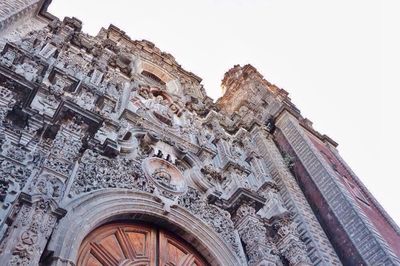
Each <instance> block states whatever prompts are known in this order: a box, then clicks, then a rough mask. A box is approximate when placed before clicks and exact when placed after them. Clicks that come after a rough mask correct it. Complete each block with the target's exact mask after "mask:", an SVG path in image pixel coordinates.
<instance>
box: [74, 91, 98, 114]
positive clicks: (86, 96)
mask: <svg viewBox="0 0 400 266" xmlns="http://www.w3.org/2000/svg"><path fill="white" fill-rule="evenodd" d="M93 100H94V94H93V93H91V92H90V91H87V90H84V91H83V92H82V93H81V95H80V97H79V98H78V101H77V103H78V104H79V105H80V106H82V107H83V108H85V109H88V110H91V109H92V108H93V107H94V103H93Z"/></svg>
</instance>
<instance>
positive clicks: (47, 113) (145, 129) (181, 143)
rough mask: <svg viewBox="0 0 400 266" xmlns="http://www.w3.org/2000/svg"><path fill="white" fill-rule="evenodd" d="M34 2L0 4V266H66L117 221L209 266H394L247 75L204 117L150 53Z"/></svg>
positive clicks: (187, 87)
mask: <svg viewBox="0 0 400 266" xmlns="http://www.w3.org/2000/svg"><path fill="white" fill-rule="evenodd" d="M48 3H49V2H48V1H41V2H39V1H29V0H26V1H25V0H24V1H6V2H4V3H3V2H2V3H1V4H0V9H1V12H0V44H1V46H0V48H2V51H1V52H0V96H1V97H0V144H1V146H0V147H1V149H0V167H1V169H0V203H1V205H0V207H1V209H0V239H1V244H0V264H1V265H38V264H39V263H42V264H43V265H75V263H77V256H78V250H79V248H80V243H81V242H82V240H83V239H84V238H85V236H86V235H88V234H89V233H90V232H91V231H93V230H94V229H96V228H97V227H98V226H101V225H104V224H106V223H109V222H114V221H118V220H124V221H128V222H129V221H132V222H134V221H141V222H150V223H153V224H156V225H160V226H161V225H162V226H163V227H164V228H167V229H168V230H170V231H172V232H173V233H175V234H177V235H179V236H180V237H182V238H183V239H184V240H186V241H187V242H191V243H192V245H193V247H194V248H196V249H197V251H198V252H199V253H200V254H201V255H202V256H203V257H204V258H205V259H206V260H207V261H208V263H209V264H211V265H341V264H342V262H343V263H348V262H349V261H350V260H347V259H346V258H344V257H343V254H344V253H341V248H340V247H338V246H337V243H338V241H340V240H341V239H342V238H343V239H345V238H347V240H346V241H347V242H346V243H351V245H349V246H348V247H349V251H348V252H349V253H346V254H349V256H350V255H352V254H354V255H357V256H355V258H356V260H357V261H356V262H357V263H361V264H365V263H367V264H368V263H369V264H374V263H386V264H388V265H390V264H394V263H396V262H397V258H396V257H395V255H394V254H393V253H392V251H391V248H390V245H388V244H387V242H386V240H385V239H384V237H382V236H381V235H380V233H379V232H378V231H376V230H375V227H374V226H375V225H374V223H371V222H370V221H368V216H366V215H364V212H363V211H362V210H361V209H360V208H358V207H357V206H356V205H355V204H354V199H352V198H351V197H350V196H349V192H348V191H346V188H345V187H344V186H343V185H340V184H338V183H337V182H336V181H332V180H333V179H334V178H333V175H334V174H333V173H332V169H331V168H329V167H330V166H329V165H327V164H326V160H324V159H322V155H321V154H320V153H319V152H318V150H317V149H315V147H314V146H313V144H312V143H311V142H310V140H309V139H308V138H307V136H306V133H305V132H306V131H305V130H306V129H304V128H303V127H301V126H300V124H296V123H300V122H301V123H305V122H304V121H305V120H304V119H303V118H302V117H301V116H300V112H299V110H298V109H297V108H296V107H295V106H294V105H293V104H292V103H291V101H290V99H289V97H288V93H287V92H286V91H284V90H282V89H280V88H278V87H277V86H275V85H272V84H271V83H269V82H268V81H266V80H264V79H263V77H262V76H261V74H260V73H258V72H257V70H256V69H255V68H254V67H252V66H250V65H246V66H243V67H241V66H234V68H232V69H231V70H229V71H228V72H227V73H226V74H225V77H224V79H223V83H222V85H223V89H224V96H223V97H222V98H221V99H219V100H218V101H217V102H216V103H214V102H213V101H212V100H211V99H210V98H209V97H207V95H206V93H205V90H204V88H203V87H202V85H201V83H200V82H201V79H200V78H199V77H197V76H196V75H194V74H193V73H191V72H188V71H186V70H184V69H183V68H182V67H181V66H180V65H179V64H178V63H177V62H176V60H175V59H174V57H173V56H171V55H170V54H168V53H165V52H162V51H161V50H160V49H158V48H157V47H156V46H155V45H154V44H153V43H151V42H149V41H146V40H142V41H137V40H131V39H130V38H129V37H128V36H127V35H126V34H125V33H124V32H123V31H121V30H120V29H118V28H116V27H115V26H113V25H111V26H110V27H109V28H108V29H102V30H101V31H100V32H99V34H98V35H97V36H90V35H87V34H85V33H83V32H82V31H81V29H82V23H81V22H80V21H79V20H78V19H76V18H68V17H67V18H65V19H64V20H63V21H60V20H59V19H57V18H55V17H52V16H51V15H50V14H48V13H47V12H46V8H45V7H46V5H48ZM42 4H43V5H44V8H42V7H43V6H42ZM2 7H4V8H3V9H2ZM282 110H288V111H287V112H290V113H291V114H292V116H290V117H289V115H285V114H286V113H285V112H286V111H282ZM299 121H300V122H299ZM306 124H307V125H308V126H310V123H306ZM307 130H308V131H307V132H311V133H310V134H312V135H313V136H315V138H317V139H323V137H322V136H321V135H320V134H319V133H318V132H316V131H315V130H314V131H313V130H310V129H307ZM284 141H286V142H285V143H289V144H290V145H291V147H292V149H291V150H290V149H288V150H287V149H286V148H285V147H286V146H284V145H283V144H282V143H283V142H284ZM329 141H330V142H331V143H333V141H331V140H329ZM276 143H278V144H279V145H277V144H276ZM333 146H334V144H332V147H331V148H332V149H333V150H334V149H335V148H334V147H333ZM334 151H335V150H334ZM296 160H299V161H300V162H301V164H302V165H303V168H304V169H299V168H298V167H299V166H298V165H299V164H298V162H297V161H296ZM305 172H307V174H308V176H307V177H309V179H310V180H311V181H313V182H314V183H311V181H310V183H304V182H303V181H304V179H303V175H302V174H303V173H305ZM299 177H300V178H299ZM357 182H359V181H357ZM304 184H306V186H307V187H304ZM316 188H318V189H316ZM310 191H312V192H313V193H311V194H310ZM315 198H317V199H318V200H320V201H321V202H324V203H326V206H328V207H329V210H332V211H331V212H326V210H328V209H324V208H322V209H318V208H319V207H320V205H318V204H315V202H313V200H314V199H315ZM366 198H367V199H366V200H368V198H370V196H368V197H366ZM313 211H314V212H313ZM319 211H320V212H319ZM331 214H332V215H334V218H335V219H336V220H335V221H338V222H339V223H338V224H335V223H327V222H326V220H327V219H329V217H330V216H329V215H331ZM379 215H382V217H384V215H386V214H384V213H383V212H382V211H379ZM382 220H383V221H389V219H386V218H385V219H382ZM331 225H332V228H328V227H327V226H331ZM339 225H340V226H339ZM380 226H381V224H380ZM384 226H388V227H390V228H392V227H393V226H394V225H393V224H391V223H388V224H387V225H384ZM332 230H333V231H332ZM379 230H381V228H380V227H379ZM325 231H326V232H328V233H327V234H326V233H325ZM332 232H336V233H337V234H333V233H332ZM395 238H396V236H395V237H394V238H393V239H395ZM366 239H367V240H368V242H367V243H365V240H366ZM393 239H392V240H393ZM363 241H364V242H363ZM363 243H365V244H363ZM332 244H333V245H332ZM346 247H347V246H346ZM355 251H356V252H355ZM336 252H338V253H339V255H340V258H339V257H338V255H337V254H336ZM354 261H355V260H354ZM352 262H353V261H352Z"/></svg>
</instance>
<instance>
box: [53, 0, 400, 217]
mask: <svg viewBox="0 0 400 266" xmlns="http://www.w3.org/2000/svg"><path fill="white" fill-rule="evenodd" d="M396 2H398V1H396V0H393V1H391V0H387V1H386V0H382V1H371V0H352V1H347V0H336V1H323V0H314V1H311V0H302V1H298V0H294V1H287V0H202V1H194V0H169V1H165V0H159V1H155V0H141V1H136V0H113V1H99V0H84V1H82V0H68V1H65V0H64V1H61V0H53V3H52V4H51V5H50V8H49V11H50V12H51V13H53V14H54V15H56V16H58V17H60V18H63V17H64V16H75V17H77V18H79V19H80V20H82V21H83V30H84V31H85V32H88V33H90V34H96V33H97V32H98V31H99V29H100V28H101V27H108V25H109V24H111V23H112V24H114V25H116V26H117V27H119V28H121V29H122V30H124V31H125V32H126V33H127V34H128V35H129V36H130V37H131V38H132V39H147V40H149V41H152V42H153V43H155V44H156V46H158V47H159V48H160V49H161V50H162V51H166V52H169V53H171V54H172V55H173V56H174V57H175V58H176V60H177V61H178V63H180V64H181V65H182V66H183V67H184V68H185V69H186V70H189V71H191V72H193V73H195V74H196V75H198V76H200V77H201V78H203V82H202V83H203V85H204V87H205V89H206V91H207V93H208V94H209V96H211V97H212V98H214V99H216V98H218V97H219V96H221V95H220V94H221V93H220V82H221V79H222V77H223V75H224V73H225V72H226V71H227V70H228V69H229V68H231V67H232V66H233V65H235V64H242V65H243V64H247V63H250V64H252V65H253V66H255V67H256V68H257V69H258V71H259V72H260V73H261V74H263V75H264V77H265V78H266V79H267V80H268V81H270V82H272V83H274V84H276V85H278V86H279V87H281V88H284V89H285V90H287V91H288V92H289V93H290V96H291V98H292V101H293V102H294V103H295V104H296V105H297V107H298V108H299V109H300V110H301V111H302V114H303V115H304V116H306V117H308V118H309V119H310V120H311V121H313V122H314V127H315V128H316V129H317V130H319V131H320V132H321V133H325V134H327V135H329V136H330V137H331V138H333V139H334V140H335V141H337V142H338V143H339V151H340V153H341V155H342V156H343V157H344V159H345V160H346V161H347V162H348V163H349V164H350V166H351V167H352V169H353V170H354V171H355V172H356V174H357V175H358V176H359V177H360V178H361V180H362V181H363V182H364V183H365V184H366V186H367V187H368V188H369V189H370V191H371V192H372V193H373V195H375V197H376V198H377V199H378V200H379V201H380V202H381V204H382V205H383V206H384V208H385V209H386V210H387V211H388V212H389V214H390V215H391V216H392V217H393V218H394V219H395V221H396V222H397V224H400V207H399V205H400V186H399V185H400V181H399V179H400V176H399V171H398V170H399V168H398V166H400V161H399V159H400V156H399V152H400V145H399V141H398V138H399V136H400V129H399V125H398V123H399V118H398V116H397V115H398V114H400V112H399V108H398V107H397V106H398V105H399V103H398V96H399V92H398V90H399V89H400V82H399V81H398V79H399V78H400V75H399V71H400V53H399V49H400V40H399V33H400V30H399V27H400V15H399V14H400V8H399V5H398V4H397V3H396ZM396 138H397V139H396Z"/></svg>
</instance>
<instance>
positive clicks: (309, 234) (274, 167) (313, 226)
mask: <svg viewBox="0 0 400 266" xmlns="http://www.w3.org/2000/svg"><path fill="white" fill-rule="evenodd" d="M251 133H252V134H251V135H252V136H253V140H254V142H255V144H256V145H257V149H258V152H259V154H260V156H261V157H262V159H263V161H264V163H265V164H266V166H267V168H268V170H269V173H270V175H271V177H272V179H273V181H274V182H275V183H276V184H277V187H278V188H279V190H280V192H281V195H282V201H283V203H284V205H285V207H286V208H287V209H289V210H290V211H291V212H294V213H296V214H297V215H296V216H295V218H294V219H295V221H296V223H297V224H298V225H299V227H298V228H299V232H300V233H301V235H302V236H303V238H306V239H308V241H307V242H306V245H307V251H308V255H309V257H310V259H311V261H312V263H313V264H319V263H322V264H326V265H341V263H340V260H339V258H338V257H337V255H336V252H335V250H334V249H333V247H332V245H331V244H330V242H329V240H328V238H327V236H326V234H325V232H324V231H323V229H322V227H321V225H320V224H319V222H318V220H317V218H316V217H315V215H314V213H313V211H312V209H311V207H310V205H309V203H308V202H307V200H306V198H305V196H304V194H303V192H302V191H301V189H300V187H299V185H298V184H297V183H296V180H295V178H294V177H293V176H292V174H291V173H290V171H289V169H288V168H287V166H286V165H285V164H284V160H283V158H282V156H281V154H280V152H279V150H278V147H277V146H276V145H275V143H274V141H273V139H272V135H271V134H270V133H269V132H268V130H267V129H266V128H260V127H257V128H254V129H253V131H252V132H251ZM267 200H268V199H267ZM271 203H272V202H271ZM267 204H269V203H268V202H267ZM262 211H263V210H261V211H260V212H262ZM260 214H261V213H260Z"/></svg>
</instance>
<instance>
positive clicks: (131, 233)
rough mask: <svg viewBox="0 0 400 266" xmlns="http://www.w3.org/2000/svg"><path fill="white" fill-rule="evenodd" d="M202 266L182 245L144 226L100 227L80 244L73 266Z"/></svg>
mask: <svg viewBox="0 0 400 266" xmlns="http://www.w3.org/2000/svg"><path fill="white" fill-rule="evenodd" d="M155 265H159V266H205V265H207V263H206V262H205V261H204V260H203V259H202V258H201V256H200V255H198V253H197V252H196V251H195V250H193V249H192V248H191V247H190V246H189V245H188V244H187V243H186V242H184V241H182V240H179V239H177V238H176V237H174V236H172V235H171V234H170V233H167V232H166V231H163V230H159V229H157V228H155V227H151V226H146V225H136V224H127V223H114V224H108V225H104V226H101V227H99V228H97V229H95V230H94V231H93V232H91V233H90V234H89V235H88V236H87V237H86V238H85V239H84V241H83V243H82V245H81V247H80V250H79V257H78V262H77V266H155Z"/></svg>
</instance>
